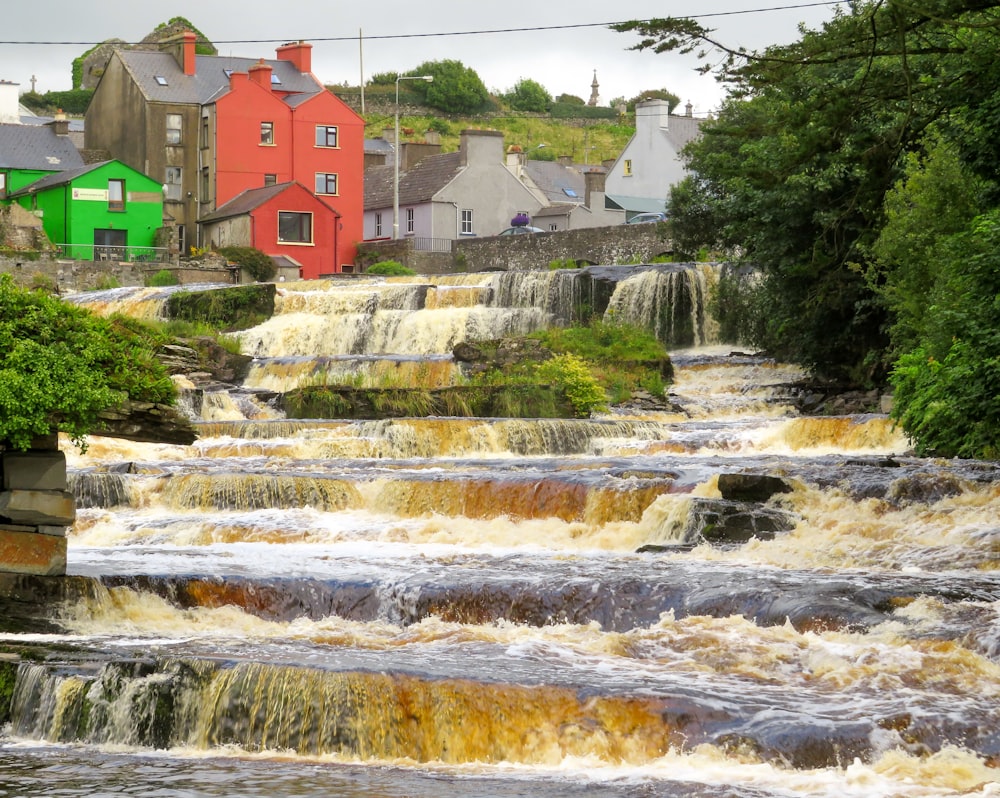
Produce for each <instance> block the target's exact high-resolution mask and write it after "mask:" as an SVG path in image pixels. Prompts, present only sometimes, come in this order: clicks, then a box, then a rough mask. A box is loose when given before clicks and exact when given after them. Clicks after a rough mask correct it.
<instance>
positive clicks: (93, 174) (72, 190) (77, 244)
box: [19, 161, 163, 260]
mask: <svg viewBox="0 0 1000 798" xmlns="http://www.w3.org/2000/svg"><path fill="white" fill-rule="evenodd" d="M110 180H124V181H125V205H124V208H123V209H122V210H112V209H111V207H110V204H109V202H108V182H109V181H110ZM19 201H20V202H21V204H22V205H23V206H24V207H25V208H27V209H28V210H38V211H41V212H42V226H43V227H44V229H45V234H46V235H47V236H48V237H49V240H50V241H52V243H54V244H67V245H70V246H68V247H67V249H66V251H65V256H66V257H69V258H75V259H79V260H92V259H96V258H94V243H95V239H94V231H95V230H118V231H124V232H125V241H124V246H126V247H128V248H129V249H128V251H127V256H126V254H125V253H122V254H121V255H119V254H118V253H117V252H116V253H115V255H114V256H112V259H115V260H125V259H128V260H135V259H136V258H137V257H138V259H143V258H142V256H143V255H145V254H147V253H145V252H144V251H143V250H142V249H139V250H138V251H137V250H136V249H135V248H136V247H139V248H145V247H153V246H155V243H156V232H157V230H158V229H159V228H160V227H162V226H163V190H162V186H161V185H160V183H158V182H157V181H155V180H152V179H151V178H149V177H146V175H144V174H142V173H141V172H137V171H136V170H134V169H132V168H131V167H129V166H126V165H125V164H123V163H121V162H120V161H109V162H108V163H106V164H103V165H101V166H99V167H98V168H96V169H94V170H92V171H90V172H87V173H86V174H83V175H80V176H78V177H76V178H75V179H73V180H72V182H70V183H68V184H63V185H59V186H52V187H51V188H45V189H41V190H39V191H38V192H36V193H35V194H34V195H33V196H31V197H21V198H19Z"/></svg>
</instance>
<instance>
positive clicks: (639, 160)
mask: <svg viewBox="0 0 1000 798" xmlns="http://www.w3.org/2000/svg"><path fill="white" fill-rule="evenodd" d="M700 126H701V120H700V119H696V118H695V117H693V116H692V115H691V106H690V104H688V106H687V113H686V114H685V115H684V116H675V115H673V114H671V113H669V105H668V103H667V102H666V101H664V100H647V101H646V102H642V103H637V104H636V106H635V133H634V134H633V136H632V138H631V139H630V140H629V143H628V144H626V145H625V149H623V150H622V152H621V155H619V156H618V158H617V159H616V160H615V162H614V164H613V165H612V166H611V168H610V169H609V170H608V179H607V184H606V190H607V200H608V203H609V205H610V206H611V207H614V208H620V209H621V210H623V211H625V215H626V216H627V217H628V218H631V217H632V216H635V215H636V214H637V213H643V212H646V211H663V210H665V209H666V202H667V196H668V195H669V193H670V187H671V186H674V185H676V184H677V183H680V182H681V181H682V180H683V179H684V178H685V177H687V176H688V170H687V169H686V167H685V166H684V163H683V161H682V160H681V151H682V150H683V149H684V147H685V145H686V144H687V143H688V142H689V141H692V140H693V139H695V138H697V137H698V136H699V135H700Z"/></svg>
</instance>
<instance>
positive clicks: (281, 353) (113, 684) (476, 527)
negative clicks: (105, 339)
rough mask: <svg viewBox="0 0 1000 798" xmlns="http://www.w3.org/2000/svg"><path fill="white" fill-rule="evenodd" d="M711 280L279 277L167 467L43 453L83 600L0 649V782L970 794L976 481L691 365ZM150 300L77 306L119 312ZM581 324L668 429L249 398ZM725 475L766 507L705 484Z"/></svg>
mask: <svg viewBox="0 0 1000 798" xmlns="http://www.w3.org/2000/svg"><path fill="white" fill-rule="evenodd" d="M711 280H712V272H711V270H709V269H707V268H706V269H701V268H691V267H688V268H680V267H677V266H669V267H662V268H653V267H637V268H634V269H627V268H619V267H615V268H603V267H595V268H592V269H588V270H581V271H579V272H576V271H574V272H546V273H538V274H530V273H528V274H480V275H466V276H462V277H460V278H459V277H450V278H449V277H439V278H432V279H426V278H394V279H391V280H374V279H363V278H362V279H351V280H345V281H344V282H337V281H330V282H316V283H301V284H288V285H286V286H283V287H282V289H281V295H280V296H279V297H278V302H277V313H276V315H275V317H274V318H273V319H272V320H270V321H268V322H266V323H265V324H262V325H261V326H260V327H258V328H255V329H253V330H250V331H247V332H246V333H245V334H244V335H243V338H242V341H243V346H244V347H245V350H246V351H248V352H250V353H252V354H254V355H255V357H256V358H257V359H256V361H255V364H254V368H253V369H252V371H251V374H250V377H249V378H248V384H247V386H245V388H244V389H243V390H244V391H245V392H246V394H245V395H242V396H238V397H233V396H229V395H227V394H223V395H220V396H215V397H213V398H212V399H211V400H209V399H208V397H205V399H206V401H202V402H201V403H200V405H199V407H200V408H201V417H200V420H199V422H198V426H199V433H200V437H199V440H198V441H197V443H196V444H194V445H192V446H189V447H180V446H166V445H152V444H136V443H129V442H126V441H119V440H110V439H102V438H93V439H91V441H90V446H89V449H88V451H87V452H86V453H85V454H81V453H79V452H77V451H76V450H74V449H72V448H71V447H70V446H69V445H68V444H64V446H63V448H64V449H65V450H66V451H67V456H68V458H69V464H70V479H71V487H72V490H73V491H74V493H75V495H76V496H77V501H78V518H77V522H76V524H75V526H74V528H73V529H72V532H71V537H70V550H69V570H70V573H71V574H73V575H74V576H76V577H78V578H81V579H82V578H89V579H91V580H92V582H90V583H89V585H90V589H88V590H81V591H79V592H80V595H79V596H78V597H77V598H75V599H73V600H69V601H67V602H66V603H65V605H64V606H63V608H62V611H61V613H60V615H59V618H58V622H59V628H60V629H61V630H62V631H61V632H58V633H50V634H48V635H46V636H43V637H41V638H39V637H37V636H31V635H25V634H7V635H4V636H3V637H4V639H5V642H8V643H17V644H26V643H32V642H39V643H44V644H45V645H46V646H47V649H46V650H48V651H49V652H50V653H49V657H48V658H46V659H42V660H39V661H35V662H31V663H28V662H24V663H22V664H20V665H18V666H17V670H16V680H14V682H13V685H12V689H13V698H12V702H11V706H12V715H11V718H10V723H9V726H8V728H7V731H6V734H5V737H4V739H3V744H2V745H0V785H2V787H3V788H4V789H6V790H7V794H11V795H36V794H37V795H41V794H45V795H66V796H70V795H83V794H88V795H89V794H94V795H96V794H112V793H113V794H134V795H139V794H143V795H145V794H155V795H158V796H163V797H164V798H182V797H185V796H191V795H198V796H202V795H204V796H226V797H227V798H232V797H233V796H259V795H270V796H351V797H353V796H372V795H375V796H397V797H398V798H402V796H421V797H423V796H426V797H427V798H431V796H435V797H437V796H451V795H454V796H523V795H532V796H540V798H557V797H558V798H562V796H567V798H568V796H570V795H572V796H575V797H578V796H636V797H637V798H638V797H639V796H643V797H645V796H650V795H657V796H717V797H719V798H721V797H722V796H727V797H738V798H762V797H768V798H770V797H773V798H778V797H779V796H781V797H782V798H787V796H829V797H830V798H833V796H837V798H840V796H858V797H859V798H860V797H861V796H863V797H864V798H882V797H884V798H889V797H890V796H903V795H905V796H946V795H947V796H951V795H976V796H987V795H996V794H998V792H1000V786H998V784H997V776H996V774H997V770H996V767H997V765H998V763H1000V737H998V735H997V731H996V730H997V729H998V728H1000V701H998V698H1000V576H998V570H1000V556H998V552H1000V549H998V545H1000V544H998V541H1000V526H998V523H997V520H996V519H997V518H998V511H1000V468H998V467H997V465H996V464H994V463H985V462H960V461H948V462H938V461H931V460H924V459H920V458H915V457H912V456H910V455H909V454H908V453H907V444H906V441H905V440H904V439H903V438H902V437H901V436H900V434H899V433H898V431H896V430H894V429H893V427H892V425H891V424H890V423H889V421H888V420H887V419H886V418H885V417H883V416H878V415H874V416H845V417H841V418H826V419H813V418H801V417H798V416H797V414H796V413H795V411H794V410H793V409H792V406H791V405H790V404H789V403H788V401H786V400H787V397H785V396H783V393H782V391H783V390H784V388H783V386H785V385H787V384H788V383H790V382H793V381H794V380H795V379H796V378H797V377H798V376H799V375H798V373H797V372H796V370H795V369H793V368H790V367H786V366H782V365H781V364H776V363H773V362H769V361H767V360H766V359H762V358H755V357H749V356H746V355H732V354H730V353H729V352H728V350H726V349H723V348H719V347H716V348H705V344H708V343H711V341H712V340H713V335H714V333H713V331H712V325H711V319H710V318H709V317H708V315H707V314H706V313H705V308H704V300H705V296H706V291H707V286H708V285H710V283H711ZM152 293H153V292H148V291H134V290H133V291H128V290H119V291H117V292H104V293H102V294H101V295H99V296H96V297H95V296H92V297H89V298H86V299H85V298H83V297H78V298H77V299H78V300H80V301H87V303H88V304H91V305H92V306H94V307H97V308H99V309H109V310H110V309H115V308H116V307H132V308H139V309H141V312H142V313H143V315H146V316H147V317H148V316H150V315H151V314H153V313H155V306H156V302H158V301H162V297H163V293H162V291H161V292H158V293H156V294H155V297H154V296H153V295H152ZM594 314H598V315H603V316H604V317H605V318H609V319H624V320H627V321H629V322H632V323H636V324H642V325H643V326H646V327H648V328H649V329H653V330H655V331H656V332H657V334H658V335H660V336H661V337H663V338H664V339H665V340H668V341H669V342H670V345H671V347H672V348H673V349H674V352H673V361H674V365H675V369H676V374H677V378H676V383H675V385H674V386H673V389H672V394H673V395H672V397H671V398H672V399H673V400H674V402H675V403H676V404H677V405H678V406H679V408H680V410H678V411H673V412H669V413H667V412H645V413H643V414H641V415H629V414H627V413H626V412H624V411H619V412H613V413H609V414H608V415H606V416H602V417H597V418H591V419H565V420H554V419H547V420H538V419H478V418H472V419H470V418H462V419H459V418H405V419H391V420H383V421H345V420H324V419H314V420H304V421H293V420H288V419H284V418H280V417H277V414H275V413H273V412H268V411H267V408H266V407H264V406H263V405H262V404H255V403H254V400H253V397H254V395H255V393H254V392H255V391H265V392H271V391H284V390H289V389H290V388H293V387H295V386H296V385H297V384H300V383H301V382H303V381H309V380H313V379H317V378H318V375H323V376H325V375H330V374H336V375H338V377H337V378H338V379H339V378H341V377H342V378H344V379H360V378H362V377H363V378H364V379H367V380H371V381H373V382H377V381H378V380H379V379H380V377H379V375H380V374H384V373H385V372H386V371H391V372H394V373H396V374H400V373H401V374H405V375H406V377H405V378H406V379H408V380H412V381H413V382H414V383H420V384H424V385H428V386H430V385H434V386H437V385H443V384H448V383H449V382H450V381H453V380H454V375H455V373H456V371H457V367H456V365H455V364H454V363H453V361H452V360H451V358H450V355H449V352H450V348H451V347H452V346H454V344H455V343H456V342H458V341H461V340H475V339H479V338H483V339H485V338H492V337H497V336H499V335H505V334H509V333H520V332H525V331H528V330H531V329H535V328H537V327H538V326H541V325H545V324H552V323H567V322H569V321H571V320H573V319H576V318H582V317H589V316H591V315H594ZM689 345H698V346H700V347H702V348H700V349H697V350H683V349H678V347H679V346H689ZM241 408H242V409H243V410H246V411H247V412H242V411H241ZM251 411H252V412H251ZM732 475H736V476H737V477H745V478H758V479H760V478H775V479H776V481H777V483H778V484H780V486H781V490H778V491H776V492H773V493H772V494H771V495H770V498H767V497H766V496H765V497H758V498H756V499H752V500H751V499H745V498H739V497H736V498H734V497H733V496H732V495H730V494H729V493H727V491H728V488H727V487H726V486H727V485H728V484H729V481H731V479H732ZM723 533H724V534H723ZM0 664H2V663H0ZM8 672H9V671H8Z"/></svg>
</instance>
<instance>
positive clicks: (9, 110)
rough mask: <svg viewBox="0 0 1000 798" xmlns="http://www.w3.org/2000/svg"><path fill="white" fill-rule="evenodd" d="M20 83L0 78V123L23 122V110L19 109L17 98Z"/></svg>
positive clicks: (15, 123) (13, 123)
mask: <svg viewBox="0 0 1000 798" xmlns="http://www.w3.org/2000/svg"><path fill="white" fill-rule="evenodd" d="M18 85H19V84H17V83H11V82H10V81H8V80H0V123H2V124H4V125H18V124H20V123H21V112H20V110H19V109H18V100H17V98H18V94H17V87H18Z"/></svg>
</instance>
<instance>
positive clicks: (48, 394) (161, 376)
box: [0, 275, 176, 449]
mask: <svg viewBox="0 0 1000 798" xmlns="http://www.w3.org/2000/svg"><path fill="white" fill-rule="evenodd" d="M164 340H165V339H163V338H162V337H161V336H160V335H159V334H158V333H157V332H156V331H154V330H152V329H151V328H148V327H146V326H145V325H143V324H142V323H141V322H139V321H137V320H135V319H129V318H127V317H124V316H119V315H112V316H108V317H100V316H95V315H94V314H92V313H91V312H90V311H88V310H85V309H83V308H80V307H77V306H75V305H69V304H67V303H64V302H62V301H60V300H58V299H56V298H55V297H51V296H48V295H47V294H44V293H42V292H41V291H26V290H24V289H21V288H17V287H16V286H15V285H14V282H13V280H12V279H11V277H10V276H9V275H0V441H5V442H6V443H7V444H8V445H10V446H12V447H13V448H15V449H27V448H30V446H31V443H32V440H33V439H34V438H36V437H39V436H43V435H48V434H50V433H51V432H52V431H53V430H60V431H62V432H65V433H67V434H68V435H69V436H70V438H71V440H72V441H73V442H74V443H75V444H76V445H77V446H79V447H80V448H81V449H83V448H85V443H84V437H85V436H86V435H87V434H89V432H90V431H91V430H92V429H94V428H95V427H96V426H97V423H98V414H99V413H100V412H101V411H103V410H106V409H108V408H111V407H116V406H118V405H120V404H121V403H122V402H123V401H124V400H126V399H134V400H137V401H146V402H172V401H173V400H174V398H175V396H176V391H175V388H174V385H173V382H171V380H170V377H169V375H167V373H166V370H165V368H164V367H163V365H162V364H161V363H160V362H159V361H158V360H157V359H156V350H157V348H158V347H159V345H160V344H161V343H163V342H164Z"/></svg>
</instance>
